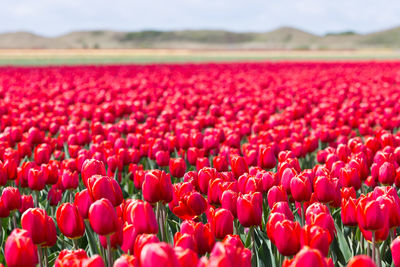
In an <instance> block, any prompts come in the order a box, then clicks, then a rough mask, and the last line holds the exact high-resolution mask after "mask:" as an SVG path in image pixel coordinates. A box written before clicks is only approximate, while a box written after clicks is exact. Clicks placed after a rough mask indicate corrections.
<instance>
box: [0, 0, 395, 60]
mask: <svg viewBox="0 0 400 267" xmlns="http://www.w3.org/2000/svg"><path fill="white" fill-rule="evenodd" d="M399 14H400V1H397V0H381V1H376V0H374V1H373V0H350V1H349V0H347V1H346V0H336V1H326V0H302V1H295V0H280V1H270V0H247V1H244V0H230V1H228V0H169V1H163V0H151V1H137V0H114V1H110V0H85V1H82V0H14V1H3V2H2V8H1V9H0V64H2V65H9V64H35V65H36V64H91V63H96V64H97V63H135V62H137V63H152V62H198V61H243V60H244V61H255V60H300V59H313V60H319V59H335V60H336V59H398V58H400V27H399V26H400V16H399Z"/></svg>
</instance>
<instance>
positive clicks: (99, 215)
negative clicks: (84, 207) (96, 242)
mask: <svg viewBox="0 0 400 267" xmlns="http://www.w3.org/2000/svg"><path fill="white" fill-rule="evenodd" d="M76 214H78V215H79V212H78V210H76ZM104 218H107V220H104ZM89 221H90V225H91V226H92V229H93V231H95V232H96V233H97V234H98V235H109V234H112V233H114V232H115V231H116V230H117V229H118V218H117V213H116V211H115V209H114V207H113V205H112V203H111V202H110V200H108V199H106V198H102V199H99V200H96V201H95V202H94V203H93V204H92V205H91V206H90V209H89Z"/></svg>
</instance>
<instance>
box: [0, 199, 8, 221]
mask: <svg viewBox="0 0 400 267" xmlns="http://www.w3.org/2000/svg"><path fill="white" fill-rule="evenodd" d="M8 216H10V210H9V209H8V208H7V207H6V206H5V205H4V201H3V198H2V197H0V219H1V218H7V217H8Z"/></svg>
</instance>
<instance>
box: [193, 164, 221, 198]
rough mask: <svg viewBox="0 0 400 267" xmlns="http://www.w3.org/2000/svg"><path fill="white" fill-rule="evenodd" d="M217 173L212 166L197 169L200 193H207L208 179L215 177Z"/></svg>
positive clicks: (211, 179)
mask: <svg viewBox="0 0 400 267" xmlns="http://www.w3.org/2000/svg"><path fill="white" fill-rule="evenodd" d="M217 175H218V173H217V171H216V170H215V169H213V168H209V167H206V168H203V169H201V170H199V173H198V183H199V188H200V192H201V193H203V194H207V192H208V187H209V184H210V181H213V180H214V179H215V178H217Z"/></svg>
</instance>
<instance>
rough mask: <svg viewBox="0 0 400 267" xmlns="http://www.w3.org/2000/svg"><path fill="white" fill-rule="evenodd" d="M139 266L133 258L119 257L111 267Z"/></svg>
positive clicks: (128, 256)
mask: <svg viewBox="0 0 400 267" xmlns="http://www.w3.org/2000/svg"><path fill="white" fill-rule="evenodd" d="M137 266H139V262H138V260H137V259H136V258H135V257H134V256H130V255H126V254H124V255H121V257H119V258H118V259H117V260H116V261H115V262H114V266H113V267H137Z"/></svg>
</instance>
